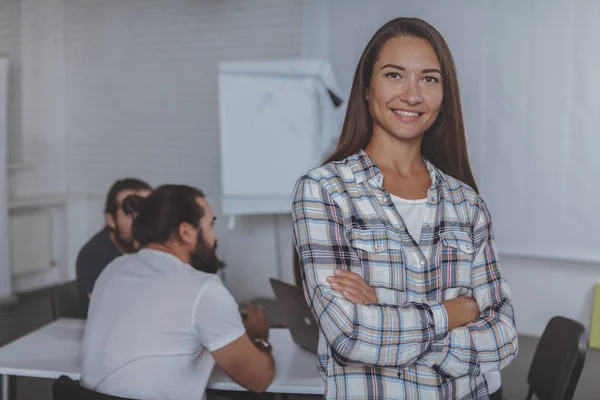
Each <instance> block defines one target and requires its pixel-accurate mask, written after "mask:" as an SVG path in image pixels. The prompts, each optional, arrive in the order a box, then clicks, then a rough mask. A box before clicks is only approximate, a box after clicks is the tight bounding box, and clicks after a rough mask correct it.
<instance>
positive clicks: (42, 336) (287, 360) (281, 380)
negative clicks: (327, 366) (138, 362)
mask: <svg viewBox="0 0 600 400" xmlns="http://www.w3.org/2000/svg"><path fill="white" fill-rule="evenodd" d="M84 324H85V322H84V321H82V320H76V319H59V320H57V321H54V322H52V323H50V324H48V325H46V326H44V327H42V328H40V329H38V330H36V331H33V332H31V333H29V334H27V335H25V336H23V337H22V338H20V339H17V340H15V341H14V342H12V343H9V344H7V345H5V346H3V347H1V348H0V375H2V400H8V385H9V383H8V381H9V379H8V377H9V376H29V377H35V378H48V379H56V378H58V377H59V376H61V375H66V376H68V377H70V378H72V379H75V380H79V379H80V378H81V362H82V355H81V342H82V339H83V328H84ZM270 342H271V344H272V345H273V358H274V359H275V368H276V372H275V378H274V380H273V383H272V384H271V386H270V387H269V388H268V389H267V392H270V393H285V394H316V395H322V394H323V391H324V390H325V383H324V382H323V380H322V379H321V376H320V375H319V373H318V372H317V368H316V360H315V355H314V354H311V353H309V352H307V351H304V350H302V349H301V348H299V347H298V346H297V345H296V344H295V343H294V342H293V341H292V337H291V335H290V332H289V331H288V330H287V329H271V331H270ZM207 388H208V389H218V390H232V391H245V390H246V389H244V388H242V387H241V386H239V385H238V384H236V383H234V382H233V381H232V380H231V379H229V377H227V375H225V373H224V372H223V371H222V370H221V369H220V368H215V370H214V371H213V374H212V376H211V378H210V380H209V382H208V386H207Z"/></svg>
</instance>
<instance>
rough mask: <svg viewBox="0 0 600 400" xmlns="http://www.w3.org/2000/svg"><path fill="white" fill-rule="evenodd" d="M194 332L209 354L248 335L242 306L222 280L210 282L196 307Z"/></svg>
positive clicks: (197, 299)
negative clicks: (241, 312) (243, 320)
mask: <svg viewBox="0 0 600 400" xmlns="http://www.w3.org/2000/svg"><path fill="white" fill-rule="evenodd" d="M192 329H193V330H194V332H196V335H197V336H198V339H199V340H200V343H202V345H203V346H204V347H205V348H206V349H208V351H210V352H213V351H217V350H219V349H221V348H223V347H225V346H227V345H228V344H230V343H232V342H234V341H236V340H237V339H239V338H240V337H241V336H242V335H244V334H245V333H246V329H245V328H244V324H243V323H242V318H241V316H240V311H239V307H238V304H237V303H236V302H235V299H234V298H233V296H232V295H231V293H229V291H228V290H227V288H225V286H224V285H223V283H222V282H221V280H220V279H218V278H215V279H210V280H208V281H207V282H206V283H205V285H204V287H203V288H202V290H201V291H200V293H199V294H198V297H197V298H196V303H195V304H194V309H193V314H192Z"/></svg>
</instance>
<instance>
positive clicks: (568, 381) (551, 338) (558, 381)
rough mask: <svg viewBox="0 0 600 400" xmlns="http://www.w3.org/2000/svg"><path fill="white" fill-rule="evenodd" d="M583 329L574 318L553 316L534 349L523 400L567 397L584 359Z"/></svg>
mask: <svg viewBox="0 0 600 400" xmlns="http://www.w3.org/2000/svg"><path fill="white" fill-rule="evenodd" d="M587 347H588V345H587V336H586V332H585V328H584V326H583V325H581V324H580V323H579V322H577V321H573V320H571V319H568V318H564V317H554V318H552V319H551V320H550V322H548V324H547V325H546V329H544V333H543V334H542V337H541V338H540V341H539V343H538V345H537V348H536V349H535V354H534V356H533V360H532V361H531V366H530V367H529V374H528V376H527V382H528V383H529V394H528V395H527V400H529V399H531V396H532V395H533V394H535V397H536V398H537V399H539V400H571V399H572V398H573V394H574V393H575V389H576V388H577V383H578V382H579V377H580V376H581V371H582V369H583V364H584V362H585V355H586V351H587Z"/></svg>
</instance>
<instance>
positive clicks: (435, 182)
mask: <svg viewBox="0 0 600 400" xmlns="http://www.w3.org/2000/svg"><path fill="white" fill-rule="evenodd" d="M423 161H424V162H425V166H426V167H427V172H429V177H430V178H431V186H430V188H429V189H430V190H436V189H438V188H439V186H440V184H441V182H442V181H443V179H442V172H441V171H440V170H438V169H437V168H436V167H435V165H433V164H432V163H431V162H430V161H429V160H427V159H426V158H425V157H423ZM346 162H347V163H348V165H349V166H350V169H351V170H352V173H353V174H354V177H355V179H356V183H362V182H365V181H368V182H369V184H370V185H371V186H373V187H375V188H377V189H381V188H383V174H382V172H381V170H380V169H379V167H378V166H377V164H375V163H374V162H373V160H372V159H371V157H369V155H368V154H367V152H366V151H364V150H361V151H360V152H358V153H357V154H355V155H353V156H350V157H348V158H347V159H346Z"/></svg>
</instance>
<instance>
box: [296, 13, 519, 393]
mask: <svg viewBox="0 0 600 400" xmlns="http://www.w3.org/2000/svg"><path fill="white" fill-rule="evenodd" d="M292 214H293V220H294V238H295V244H296V249H297V251H298V254H299V259H300V265H301V267H302V280H303V285H304V289H305V292H306V294H307V299H308V303H309V305H310V306H311V308H312V311H313V313H314V315H315V317H316V319H317V320H318V321H319V322H320V323H319V327H320V331H321V337H320V343H319V355H320V356H319V367H320V369H321V371H322V373H323V374H324V375H325V376H326V377H327V379H326V385H327V390H326V392H325V393H326V398H335V399H348V398H377V399H385V398H394V399H408V398H410V399H487V398H488V397H489V393H490V392H493V391H496V390H497V389H498V386H499V385H498V382H497V381H496V384H495V385H494V384H493V380H494V377H498V375H497V371H499V370H500V369H502V368H504V367H505V366H506V365H508V364H509V363H510V362H511V361H512V359H513V358H514V357H515V356H516V354H517V350H518V346H517V336H516V330H515V323H514V315H513V308H512V305H511V301H510V298H509V295H510V291H509V289H508V286H507V283H506V281H505V280H504V279H503V278H502V274H501V271H500V267H499V264H498V260H497V256H496V249H495V244H494V240H493V234H492V226H491V219H490V215H489V213H488V211H487V208H486V206H485V203H484V202H483V200H482V199H481V197H480V196H479V194H478V192H477V186H476V185H475V180H474V179H473V175H472V173H471V168H470V166H469V159H468V155H467V148H466V140H465V129H464V125H463V117H462V110H461V103H460V94H459V89H458V80H457V76H456V68H455V66H454V61H453V59H452V55H451V53H450V50H449V49H448V46H447V44H446V42H445V40H444V39H443V37H442V36H441V35H440V34H439V32H438V31H437V30H435V28H433V27H432V26H431V25H429V24H428V23H426V22H425V21H422V20H419V19H413V18H399V19H395V20H392V21H390V22H388V23H387V24H385V25H384V26H383V27H381V28H380V29H379V30H378V31H377V32H376V33H375V35H374V36H373V38H371V40H370V41H369V43H368V44H367V46H366V48H365V51H364V52H363V54H362V56H361V58H360V61H359V64H358V67H357V69H356V73H355V76H354V82H353V85H352V91H351V95H350V99H349V102H348V109H347V113H346V118H345V121H344V126H343V129H342V133H341V135H340V139H339V142H338V145H337V148H336V149H335V151H334V152H333V154H332V155H331V156H330V157H329V159H328V160H327V161H326V163H325V164H324V165H323V166H321V167H319V168H316V169H313V170H312V171H310V172H308V174H306V175H305V176H303V177H302V178H301V179H300V180H299V182H298V185H297V189H296V193H295V199H294V203H293V210H292ZM484 374H485V375H484Z"/></svg>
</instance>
